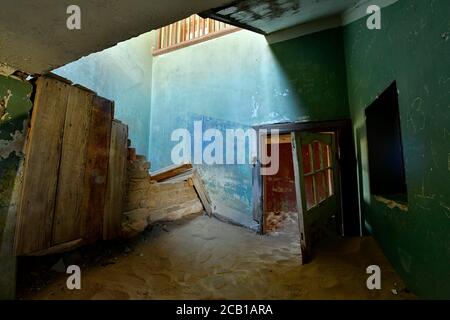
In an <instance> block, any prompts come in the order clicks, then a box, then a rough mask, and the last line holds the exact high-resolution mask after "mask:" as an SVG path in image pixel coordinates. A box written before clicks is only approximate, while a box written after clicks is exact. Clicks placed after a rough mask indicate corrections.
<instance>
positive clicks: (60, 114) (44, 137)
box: [14, 77, 70, 255]
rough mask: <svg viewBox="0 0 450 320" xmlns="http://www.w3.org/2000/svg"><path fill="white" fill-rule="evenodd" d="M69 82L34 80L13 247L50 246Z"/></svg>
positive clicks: (21, 249)
mask: <svg viewBox="0 0 450 320" xmlns="http://www.w3.org/2000/svg"><path fill="white" fill-rule="evenodd" d="M69 92H70V85H69V84H66V83H63V82H60V81H58V80H55V79H52V78H46V77H42V78H40V79H38V81H37V91H36V96H35V103H34V109H33V117H32V121H31V130H30V134H29V137H28V141H27V148H26V157H25V164H24V178H23V188H22V195H21V201H20V204H19V210H18V215H17V223H16V241H15V245H14V249H15V250H14V251H15V253H16V254H17V255H20V254H27V253H32V252H34V251H39V250H43V249H46V248H48V247H50V246H51V241H52V226H53V215H54V209H55V196H56V189H57V180H58V170H59V165H60V157H61V145H62V137H63V129H64V119H65V116H66V107H67V99H68V96H69Z"/></svg>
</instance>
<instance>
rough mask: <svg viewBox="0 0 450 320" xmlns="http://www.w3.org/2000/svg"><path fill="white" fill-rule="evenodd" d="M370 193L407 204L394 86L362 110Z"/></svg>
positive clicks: (395, 87)
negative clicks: (365, 128)
mask: <svg viewBox="0 0 450 320" xmlns="http://www.w3.org/2000/svg"><path fill="white" fill-rule="evenodd" d="M366 127H367V145H368V154H369V175H370V190H371V194H373V195H377V196H383V197H387V198H390V199H392V200H398V201H402V202H407V192H406V180H405V165H404V158H403V144H402V136H401V128H400V112H399V106H398V93H397V85H396V83H395V82H394V83H393V84H391V85H390V86H389V88H387V89H386V90H385V91H384V92H383V93H382V94H381V95H380V96H379V98H378V99H377V100H375V101H374V102H373V103H372V104H371V105H370V106H369V107H368V108H367V109H366Z"/></svg>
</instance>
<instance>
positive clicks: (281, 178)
mask: <svg viewBox="0 0 450 320" xmlns="http://www.w3.org/2000/svg"><path fill="white" fill-rule="evenodd" d="M265 143H266V144H267V145H272V144H274V143H277V144H278V150H279V161H280V165H279V170H278V172H277V173H276V174H275V175H268V176H263V192H264V196H263V199H264V203H263V211H264V217H263V227H262V230H263V233H264V234H270V233H275V232H281V231H286V228H288V229H289V228H292V226H293V225H294V226H295V225H296V224H298V222H297V198H296V192H295V175H294V164H293V154H292V143H291V135H290V134H285V135H282V136H280V137H279V139H278V141H276V142H275V141H272V140H271V139H270V138H269V139H267V140H266V142H265ZM267 150H268V155H269V156H271V150H272V148H270V147H268V148H267ZM297 230H298V229H297Z"/></svg>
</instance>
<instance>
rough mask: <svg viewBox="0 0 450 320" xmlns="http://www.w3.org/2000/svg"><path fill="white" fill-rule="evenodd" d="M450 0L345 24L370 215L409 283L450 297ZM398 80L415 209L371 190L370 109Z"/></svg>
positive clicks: (403, 6)
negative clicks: (373, 25) (396, 205)
mask: <svg viewBox="0 0 450 320" xmlns="http://www.w3.org/2000/svg"><path fill="white" fill-rule="evenodd" d="M449 17H450V2H449V1H444V0H442V1H439V0H437V1H423V0H401V1H398V2H397V3H395V4H394V5H391V6H389V7H387V8H384V9H382V30H380V31H370V30H368V29H367V27H366V20H365V19H361V20H359V21H356V22H354V23H352V24H350V25H348V26H346V27H345V29H344V37H345V49H346V61H347V74H348V93H349V104H350V109H351V114H352V119H353V125H354V132H355V139H356V150H357V151H358V162H359V176H360V186H361V187H360V189H361V191H362V193H361V199H362V203H361V206H362V209H363V215H364V217H365V222H366V225H367V226H368V229H370V230H371V231H372V232H373V235H374V236H375V238H376V239H377V241H378V243H380V245H381V246H382V248H383V251H384V252H385V254H386V255H387V256H388V258H389V259H390V261H391V262H392V263H393V265H394V267H395V268H396V270H397V271H398V272H399V273H400V274H401V275H402V277H403V279H404V280H405V281H406V283H407V285H408V286H409V287H410V289H412V290H413V291H414V292H415V293H416V294H418V295H419V296H420V297H422V298H449V297H450V187H449V186H450V163H449V159H450V103H449V101H450V77H449V76H450V64H449V63H448V62H449V60H448V59H449V57H450V41H449V37H448V33H449V31H450V20H449ZM393 81H397V87H398V91H399V108H400V118H401V119H400V120H401V128H402V138H403V147H404V158H405V169H406V183H407V188H408V200H409V211H408V212H403V211H400V210H399V209H389V208H387V207H386V206H385V205H383V204H382V203H378V202H377V201H376V200H375V199H374V198H373V197H372V196H371V194H370V189H369V187H370V183H369V178H368V170H369V164H368V162H367V141H366V133H365V130H366V129H365V117H364V110H365V108H366V107H367V106H369V105H370V104H371V102H372V101H374V100H375V99H376V97H377V95H379V94H380V93H381V92H383V91H384V90H385V89H386V88H387V87H388V86H389V85H390V84H391V83H392V82H393Z"/></svg>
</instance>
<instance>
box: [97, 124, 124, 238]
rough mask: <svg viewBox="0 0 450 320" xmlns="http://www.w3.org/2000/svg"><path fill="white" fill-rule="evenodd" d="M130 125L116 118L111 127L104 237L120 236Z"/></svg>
mask: <svg viewBox="0 0 450 320" xmlns="http://www.w3.org/2000/svg"><path fill="white" fill-rule="evenodd" d="M127 144H128V126H127V125H125V124H123V123H120V122H119V121H116V120H114V121H113V122H112V127H111V144H110V152H109V167H108V185H107V190H106V200H105V210H104V217H103V239H104V240H111V239H114V238H116V237H118V236H119V231H120V227H121V216H122V203H123V195H124V193H125V183H126V174H127V172H126V171H127V153H128V146H127Z"/></svg>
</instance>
